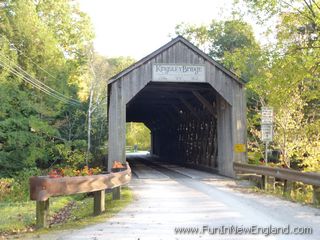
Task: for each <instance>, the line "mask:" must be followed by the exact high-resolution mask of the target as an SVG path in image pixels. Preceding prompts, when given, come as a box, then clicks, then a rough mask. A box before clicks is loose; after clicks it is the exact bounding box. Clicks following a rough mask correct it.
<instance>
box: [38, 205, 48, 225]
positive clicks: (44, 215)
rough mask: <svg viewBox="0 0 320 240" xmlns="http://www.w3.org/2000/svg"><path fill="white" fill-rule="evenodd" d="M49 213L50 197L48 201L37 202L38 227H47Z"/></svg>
mask: <svg viewBox="0 0 320 240" xmlns="http://www.w3.org/2000/svg"><path fill="white" fill-rule="evenodd" d="M48 215H49V199H48V200H46V201H37V202H36V219H37V220H36V227H37V228H47V227H49V224H48Z"/></svg>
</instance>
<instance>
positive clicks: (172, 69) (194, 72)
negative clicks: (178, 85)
mask: <svg viewBox="0 0 320 240" xmlns="http://www.w3.org/2000/svg"><path fill="white" fill-rule="evenodd" d="M152 81H154V82H179V81H183V82H205V81H206V78H205V66H204V65H188V64H165V63H154V64H153V66H152Z"/></svg>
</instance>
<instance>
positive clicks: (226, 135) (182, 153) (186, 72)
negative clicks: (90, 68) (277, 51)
mask: <svg viewBox="0 0 320 240" xmlns="http://www.w3.org/2000/svg"><path fill="white" fill-rule="evenodd" d="M108 88H109V94H108V102H109V105H108V112H109V115H108V117H109V142H108V149H109V153H108V167H109V169H110V167H111V164H112V162H113V161H114V160H120V161H122V162H124V161H125V159H126V156H125V144H126V143H125V141H126V140H125V139H126V122H143V123H144V124H145V125H146V126H147V127H148V128H149V129H150V130H151V139H152V140H151V142H152V144H151V145H152V147H151V148H152V149H151V152H152V153H153V154H156V155H158V156H159V157H160V158H161V159H163V160H166V161H171V162H176V163H184V164H188V165H192V166H195V167H201V168H208V169H217V170H218V172H219V173H220V174H223V175H227V176H233V165H232V164H233V162H235V161H236V162H245V161H246V102H245V96H244V84H243V82H242V81H241V80H240V79H239V78H238V77H237V76H236V75H235V74H233V73H232V72H231V71H229V70H227V69H226V68H224V67H223V66H221V65H220V64H218V63H217V62H215V61H214V60H213V59H212V58H210V57H209V56H208V55H206V54H205V53H204V52H202V51H201V50H200V49H198V48H197V47H196V46H194V45H193V44H191V43H190V42H189V41H188V40H186V39H185V38H183V37H181V36H178V37H177V38H175V39H173V40H172V41H170V42H169V43H167V44H166V45H164V46H163V47H161V48H159V49H158V50H156V51H154V52H153V53H151V54H150V55H148V56H146V57H145V58H143V59H141V60H140V61H138V62H137V63H135V64H133V65H132V66H130V67H128V68H127V69H125V70H124V71H122V72H120V73H119V74H117V75H116V76H114V77H112V78H111V79H110V80H109V82H108Z"/></svg>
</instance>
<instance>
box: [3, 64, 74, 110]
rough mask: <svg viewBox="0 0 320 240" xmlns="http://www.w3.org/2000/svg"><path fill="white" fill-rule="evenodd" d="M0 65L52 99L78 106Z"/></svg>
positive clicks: (13, 70)
mask: <svg viewBox="0 0 320 240" xmlns="http://www.w3.org/2000/svg"><path fill="white" fill-rule="evenodd" d="M0 65H2V66H3V67H4V68H5V69H6V70H8V71H9V72H11V73H12V74H14V75H15V76H17V77H20V78H21V79H22V80H23V81H25V82H27V83H30V84H31V85H33V86H34V87H35V88H37V89H39V90H40V91H42V92H44V93H46V94H47V95H50V96H51V97H54V98H56V99H58V100H59V101H62V102H64V103H69V104H71V105H74V106H76V104H74V103H72V102H69V101H67V100H66V99H63V98H60V97H59V96H56V95H54V94H52V93H51V92H49V91H48V90H46V89H43V88H41V87H39V86H38V85H35V84H34V83H33V82H32V80H30V79H28V78H27V77H25V76H24V75H22V74H21V73H19V72H18V71H16V70H15V69H12V68H10V67H7V66H4V65H3V63H0Z"/></svg>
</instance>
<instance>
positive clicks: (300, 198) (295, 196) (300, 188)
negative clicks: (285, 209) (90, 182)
mask: <svg viewBox="0 0 320 240" xmlns="http://www.w3.org/2000/svg"><path fill="white" fill-rule="evenodd" d="M255 184H256V185H258V183H257V182H255ZM246 190H247V191H246V192H249V193H250V192H251V193H258V194H266V195H272V196H275V197H278V198H281V199H284V200H288V201H292V202H297V203H301V204H304V205H309V206H312V207H316V208H320V205H319V204H318V205H317V204H313V202H312V201H313V192H312V187H311V186H309V185H305V184H302V183H301V184H295V185H294V187H293V189H292V191H291V193H290V194H289V193H288V194H283V186H281V185H276V186H275V187H274V188H273V187H272V186H271V185H270V184H268V187H267V189H266V190H264V189H261V188H259V187H258V186H250V187H246Z"/></svg>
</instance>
